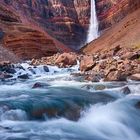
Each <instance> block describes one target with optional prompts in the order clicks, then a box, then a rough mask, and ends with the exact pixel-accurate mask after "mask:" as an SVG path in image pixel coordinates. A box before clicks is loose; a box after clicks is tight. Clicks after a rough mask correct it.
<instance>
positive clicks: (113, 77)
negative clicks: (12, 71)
mask: <svg viewBox="0 0 140 140" xmlns="http://www.w3.org/2000/svg"><path fill="white" fill-rule="evenodd" d="M78 61H79V62H80V64H79V65H80V66H79V70H80V72H79V73H74V74H73V75H74V76H83V77H84V79H85V80H88V81H93V82H99V81H100V80H104V81H126V80H128V79H132V80H140V49H139V48H135V49H134V48H121V47H120V46H117V47H115V48H113V49H110V50H107V51H104V52H99V53H95V54H93V55H84V54H75V53H63V54H56V55H54V56H51V57H43V58H41V59H36V60H35V59H33V60H32V61H31V64H32V65H34V66H37V65H40V64H42V65H57V66H58V67H71V66H73V65H76V64H77V63H78Z"/></svg>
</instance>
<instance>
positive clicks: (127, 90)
mask: <svg viewBox="0 0 140 140" xmlns="http://www.w3.org/2000/svg"><path fill="white" fill-rule="evenodd" d="M121 92H122V93H123V94H125V95H127V94H130V93H131V90H130V89H129V87H128V86H126V87H123V88H122V89H121Z"/></svg>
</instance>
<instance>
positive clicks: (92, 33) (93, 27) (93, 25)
mask: <svg viewBox="0 0 140 140" xmlns="http://www.w3.org/2000/svg"><path fill="white" fill-rule="evenodd" d="M97 37H98V20H97V15H96V5H95V0H91V17H90V26H89V31H88V37H87V43H89V42H91V41H92V40H94V39H96V38H97Z"/></svg>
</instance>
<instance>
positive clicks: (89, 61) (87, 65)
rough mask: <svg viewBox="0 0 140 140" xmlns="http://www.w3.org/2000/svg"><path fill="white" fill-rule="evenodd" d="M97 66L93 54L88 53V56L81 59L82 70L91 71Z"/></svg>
mask: <svg viewBox="0 0 140 140" xmlns="http://www.w3.org/2000/svg"><path fill="white" fill-rule="evenodd" d="M95 66H96V61H94V60H93V56H92V55H90V56H88V55H86V56H83V58H81V61H80V71H83V72H85V71H89V70H92V68H93V67H95Z"/></svg>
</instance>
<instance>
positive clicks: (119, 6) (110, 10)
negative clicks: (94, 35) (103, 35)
mask: <svg viewBox="0 0 140 140" xmlns="http://www.w3.org/2000/svg"><path fill="white" fill-rule="evenodd" d="M96 4H97V16H98V20H99V30H100V31H104V30H105V29H107V28H109V27H111V26H112V25H114V24H116V23H118V22H119V21H121V20H122V19H123V18H124V17H125V16H127V15H128V14H130V13H132V12H134V11H136V10H137V9H138V8H140V0H96Z"/></svg>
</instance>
